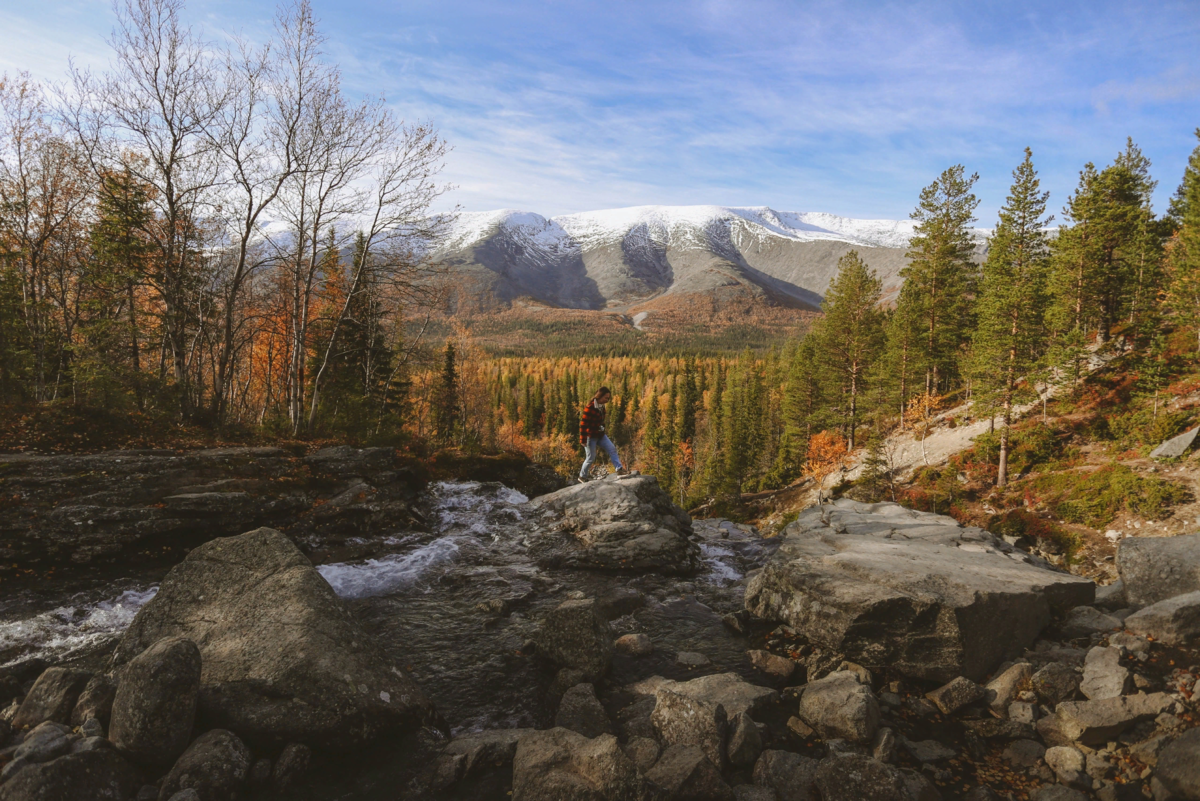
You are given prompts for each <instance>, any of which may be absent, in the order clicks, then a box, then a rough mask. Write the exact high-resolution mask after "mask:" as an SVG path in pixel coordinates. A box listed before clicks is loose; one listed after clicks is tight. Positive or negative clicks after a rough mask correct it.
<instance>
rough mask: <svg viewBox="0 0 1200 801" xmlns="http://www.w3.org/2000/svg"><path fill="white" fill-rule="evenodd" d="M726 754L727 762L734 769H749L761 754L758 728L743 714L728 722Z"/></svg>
mask: <svg viewBox="0 0 1200 801" xmlns="http://www.w3.org/2000/svg"><path fill="white" fill-rule="evenodd" d="M726 753H727V754H728V756H729V762H730V763H731V764H733V765H734V766H736V767H750V766H751V765H753V764H754V763H755V761H756V760H757V759H758V755H759V754H761V753H762V737H761V736H760V735H759V733H758V726H756V725H755V724H754V721H753V720H751V719H750V716H749V715H747V714H746V713H745V712H741V713H739V714H737V715H734V716H733V718H732V719H731V720H730V721H729V744H728V746H727V747H726Z"/></svg>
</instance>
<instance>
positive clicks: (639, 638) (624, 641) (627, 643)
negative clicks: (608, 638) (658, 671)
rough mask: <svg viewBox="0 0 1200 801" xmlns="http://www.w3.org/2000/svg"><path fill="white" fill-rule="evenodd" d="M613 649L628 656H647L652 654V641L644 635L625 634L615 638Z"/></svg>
mask: <svg viewBox="0 0 1200 801" xmlns="http://www.w3.org/2000/svg"><path fill="white" fill-rule="evenodd" d="M613 648H614V649H615V650H617V651H619V652H621V653H623V654H629V655H630V656H649V655H650V654H652V653H654V641H653V640H651V639H650V637H649V636H648V635H646V634H625V635H623V636H621V637H618V638H617V640H616V642H614V643H613Z"/></svg>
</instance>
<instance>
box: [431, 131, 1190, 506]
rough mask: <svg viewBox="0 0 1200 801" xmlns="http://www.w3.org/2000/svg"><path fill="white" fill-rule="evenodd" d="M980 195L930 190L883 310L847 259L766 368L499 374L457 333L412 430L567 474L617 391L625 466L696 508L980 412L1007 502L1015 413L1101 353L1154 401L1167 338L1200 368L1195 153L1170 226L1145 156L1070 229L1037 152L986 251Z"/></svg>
mask: <svg viewBox="0 0 1200 801" xmlns="http://www.w3.org/2000/svg"><path fill="white" fill-rule="evenodd" d="M1197 137H1198V138H1200V130H1198V131H1197ZM977 179H978V176H977V175H968V174H967V172H966V170H965V168H964V167H962V166H961V165H956V166H954V167H951V168H950V169H947V170H946V171H945V172H943V173H942V174H941V175H940V176H938V178H937V179H936V180H935V181H934V182H933V183H931V184H930V185H929V186H928V187H926V188H925V189H924V190H923V191H922V192H921V195H920V197H919V199H918V203H917V206H916V209H915V210H914V211H913V213H912V219H913V220H914V223H915V225H914V235H913V237H912V239H911V242H910V245H909V251H908V254H907V255H908V265H907V266H906V267H905V268H904V269H903V270H902V271H901V276H902V277H903V278H904V283H903V285H902V287H901V289H900V292H899V295H898V297H897V298H896V300H895V303H894V305H891V306H890V307H888V304H885V303H883V302H882V299H883V285H882V282H881V281H880V279H879V277H878V276H877V275H875V273H874V272H873V271H872V270H871V269H870V268H869V267H868V266H867V265H866V264H865V263H864V262H863V260H862V259H861V258H860V256H859V255H858V253H856V252H855V251H850V252H848V253H847V254H846V255H845V256H843V257H842V258H841V260H840V261H839V263H838V273H837V276H836V277H835V278H834V280H833V282H832V284H831V285H830V287H829V290H828V292H827V293H826V296H825V300H824V304H823V312H824V314H823V316H822V317H821V319H819V320H818V321H817V322H816V323H815V324H814V325H813V327H812V329H811V330H810V331H809V332H808V333H807V335H806V336H804V337H803V338H800V339H795V340H790V341H788V342H786V343H784V344H783V345H782V346H777V347H774V348H771V349H769V350H767V351H766V352H762V351H759V352H751V351H746V352H744V353H742V354H740V355H736V356H732V355H731V356H711V355H710V356H703V357H701V356H696V355H688V354H686V353H679V354H675V355H670V356H658V357H655V356H636V357H634V356H625V357H609V358H604V357H600V356H585V357H574V358H563V357H550V356H547V357H525V358H515V357H513V358H508V357H506V358H497V357H489V356H488V355H487V354H485V353H482V352H475V353H474V354H473V355H471V348H472V346H471V343H470V341H469V337H468V336H466V335H465V334H464V333H462V332H460V334H459V336H458V338H457V340H456V341H457V343H458V344H457V348H458V351H457V352H458V354H459V359H458V361H457V362H455V363H453V364H450V363H447V364H446V365H444V366H443V369H442V370H441V371H439V372H437V373H436V374H434V373H432V372H431V373H429V374H427V375H425V376H423V377H418V378H417V379H416V380H417V381H418V382H424V384H426V385H427V386H428V390H427V391H425V392H423V393H420V394H422V395H423V396H424V397H427V398H429V399H430V400H429V401H428V403H427V404H426V407H427V408H425V409H424V410H423V409H422V407H421V404H420V403H418V404H417V407H416V408H415V409H414V416H413V422H412V425H414V426H415V427H416V428H415V429H414V430H415V431H416V432H417V433H418V434H419V435H420V436H423V437H426V438H428V439H430V440H432V441H434V442H443V443H451V444H457V445H463V446H470V447H493V448H501V449H504V448H509V449H516V450H523V451H525V452H527V453H530V454H531V455H534V456H535V457H536V458H539V459H541V460H544V461H548V462H551V463H555V464H557V465H559V466H560V467H562V468H563V470H564V471H566V470H569V469H571V466H572V465H574V466H576V467H577V460H578V459H579V448H578V441H577V428H576V426H577V424H578V413H579V409H580V407H581V405H582V404H583V403H584V402H586V400H587V399H588V398H589V397H590V396H591V394H592V392H593V391H594V390H595V389H596V388H597V387H599V386H600V385H602V384H604V385H607V386H609V387H611V388H612V389H613V392H614V401H613V404H612V405H611V406H610V409H609V420H610V423H609V432H610V435H611V436H612V437H613V439H614V441H615V442H616V443H617V444H618V446H619V447H621V448H622V449H623V450H624V451H625V454H626V458H627V461H629V462H631V463H633V464H634V465H635V466H638V467H640V468H642V469H643V470H646V471H648V472H652V473H655V474H656V475H658V477H659V480H660V481H661V482H662V483H663V485H664V486H666V487H667V488H668V489H669V490H670V491H671V492H672V494H673V495H674V496H675V497H676V498H677V499H678V500H679V502H680V503H681V504H683V505H685V506H695V505H700V504H703V503H707V502H711V501H713V500H714V499H716V500H720V499H722V498H725V499H728V498H732V497H734V496H736V495H738V494H740V493H745V492H754V491H759V490H766V489H773V488H779V487H783V486H787V485H788V484H790V483H792V482H794V481H796V480H797V479H799V478H801V477H803V476H805V475H810V474H811V475H818V476H821V475H824V474H826V473H828V472H829V470H830V469H831V466H833V465H836V464H839V463H840V461H841V459H842V457H843V456H844V455H845V454H847V453H848V452H851V451H854V450H855V449H856V448H868V449H869V450H872V451H873V453H871V454H869V457H868V461H872V462H873V463H876V465H877V463H878V462H879V459H880V457H879V453H878V447H879V442H880V441H881V438H882V437H884V436H886V435H888V434H890V433H892V432H894V431H896V430H897V429H905V428H914V427H916V428H921V427H927V426H928V425H929V424H930V422H931V418H932V416H933V415H934V414H935V413H936V412H937V410H938V409H939V408H944V407H946V406H947V405H949V404H951V403H954V404H957V403H960V402H966V401H970V402H971V403H972V406H971V414H972V415H973V416H975V417H976V418H982V419H989V418H990V419H992V420H993V422H994V425H995V426H996V433H997V436H998V443H999V457H998V462H999V463H998V470H997V478H996V483H997V485H999V486H1004V485H1005V484H1006V483H1007V481H1008V479H1009V475H1008V455H1009V451H1010V448H1011V435H1010V426H1011V424H1012V422H1013V417H1014V413H1015V410H1016V409H1017V407H1018V406H1020V405H1021V404H1026V403H1031V402H1035V401H1037V400H1038V399H1039V398H1043V399H1044V397H1045V395H1046V390H1047V387H1048V386H1050V385H1051V384H1060V383H1067V384H1070V383H1071V382H1078V380H1079V379H1080V378H1081V377H1082V374H1083V371H1084V369H1085V366H1086V363H1087V360H1088V358H1089V357H1090V355H1091V353H1092V351H1094V350H1096V349H1098V348H1102V347H1117V346H1118V345H1119V347H1120V348H1121V349H1122V351H1123V352H1125V353H1127V354H1133V355H1134V357H1135V358H1136V359H1137V363H1138V365H1139V366H1138V370H1139V372H1140V373H1141V375H1142V384H1144V385H1145V387H1146V388H1147V391H1153V390H1156V389H1157V388H1158V387H1157V385H1156V384H1155V382H1156V381H1161V375H1162V369H1161V365H1162V364H1163V362H1164V358H1165V357H1164V353H1165V344H1164V343H1165V337H1166V335H1167V333H1169V332H1170V331H1172V330H1183V329H1192V330H1194V331H1195V335H1196V337H1197V339H1196V343H1197V350H1198V351H1200V146H1198V147H1197V148H1196V150H1195V152H1194V153H1193V154H1192V156H1191V159H1190V161H1189V164H1188V167H1187V170H1186V172H1185V175H1184V178H1183V181H1182V183H1181V185H1180V187H1179V189H1178V191H1177V192H1176V193H1175V195H1174V197H1173V198H1172V200H1171V203H1170V208H1169V209H1168V211H1167V213H1166V214H1165V215H1162V216H1158V215H1156V214H1155V213H1154V211H1153V208H1152V205H1151V195H1152V193H1153V191H1154V189H1155V186H1156V184H1155V182H1154V180H1153V179H1152V178H1151V176H1150V163H1149V161H1148V160H1147V159H1146V157H1145V156H1144V155H1143V154H1142V153H1141V151H1140V150H1139V149H1138V148H1137V146H1136V145H1134V144H1133V142H1132V141H1130V142H1128V143H1127V145H1126V147H1125V149H1124V150H1123V151H1122V152H1121V153H1119V154H1118V155H1117V157H1116V158H1115V159H1114V161H1113V163H1111V164H1109V165H1107V166H1105V167H1103V168H1097V167H1096V166H1095V165H1093V164H1088V165H1086V166H1085V168H1084V169H1083V170H1082V171H1081V173H1080V179H1079V184H1078V186H1077V188H1076V189H1075V191H1074V192H1073V193H1072V195H1071V196H1070V197H1069V198H1068V199H1067V201H1066V204H1065V206H1064V208H1063V211H1062V215H1063V217H1062V220H1061V224H1060V225H1059V226H1057V228H1055V227H1053V223H1054V222H1055V220H1054V217H1053V216H1052V215H1050V214H1048V211H1047V209H1048V203H1049V195H1048V193H1047V192H1045V191H1043V190H1042V189H1041V186H1040V183H1039V179H1038V175H1037V171H1036V169H1035V167H1034V164H1033V156H1032V153H1031V152H1030V151H1029V150H1028V149H1027V150H1026V151H1025V154H1024V159H1023V160H1022V161H1021V162H1020V164H1018V165H1017V167H1016V169H1015V170H1014V171H1013V181H1012V186H1011V189H1010V190H1009V194H1008V196H1007V199H1006V201H1005V203H1004V205H1003V207H1002V208H1001V209H1000V212H999V219H998V220H997V222H996V226H995V228H994V230H993V231H992V233H991V235H990V236H989V237H987V238H986V240H981V239H980V238H979V237H978V236H977V235H976V233H975V232H974V231H973V229H972V227H971V226H972V224H973V223H974V222H976V220H975V216H974V213H975V209H976V207H977V205H978V200H977V198H976V197H975V195H974V194H973V187H974V184H975V182H976V180H977ZM1156 376H1158V378H1156ZM1152 384H1154V386H1151V385H1152ZM451 407H453V408H454V409H455V410H456V411H455V412H454V414H453V415H449V416H448V415H446V414H444V413H441V412H437V411H436V410H437V409H446V408H451ZM917 433H918V435H920V433H921V432H917Z"/></svg>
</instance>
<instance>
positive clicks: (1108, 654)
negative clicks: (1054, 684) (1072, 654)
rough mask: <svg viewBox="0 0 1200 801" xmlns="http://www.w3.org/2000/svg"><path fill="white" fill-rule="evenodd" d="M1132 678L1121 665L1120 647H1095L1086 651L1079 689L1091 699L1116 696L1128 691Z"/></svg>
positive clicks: (1096, 699)
mask: <svg viewBox="0 0 1200 801" xmlns="http://www.w3.org/2000/svg"><path fill="white" fill-rule="evenodd" d="M1131 683H1132V680H1131V678H1130V675H1129V670H1128V669H1127V668H1125V667H1124V666H1122V665H1121V649H1120V648H1112V647H1109V648H1101V647H1096V648H1093V649H1092V650H1090V651H1088V654H1087V658H1086V659H1085V660H1084V663H1083V681H1081V682H1080V683H1079V691H1080V692H1081V693H1083V694H1084V696H1086V697H1087V698H1089V699H1091V700H1092V701H1098V700H1100V699H1102V698H1116V697H1117V696H1119V695H1124V694H1125V693H1127V692H1129V688H1130V686H1131Z"/></svg>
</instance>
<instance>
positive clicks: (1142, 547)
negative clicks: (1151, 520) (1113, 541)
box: [1117, 534, 1200, 606]
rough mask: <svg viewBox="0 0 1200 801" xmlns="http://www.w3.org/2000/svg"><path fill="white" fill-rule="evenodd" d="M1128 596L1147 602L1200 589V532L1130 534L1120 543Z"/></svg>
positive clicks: (1130, 600)
mask: <svg viewBox="0 0 1200 801" xmlns="http://www.w3.org/2000/svg"><path fill="white" fill-rule="evenodd" d="M1117 570H1119V571H1120V573H1121V580H1122V581H1123V582H1124V584H1125V599H1126V601H1127V602H1128V603H1129V604H1131V605H1133V606H1147V605H1149V604H1156V603H1158V602H1159V601H1165V600H1166V599H1168V598H1174V597H1175V596H1176V595H1183V594H1185V593H1189V592H1196V591H1197V590H1200V534H1187V535H1184V536H1180V537H1126V538H1125V539H1123V540H1121V544H1120V545H1118V546H1117Z"/></svg>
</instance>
